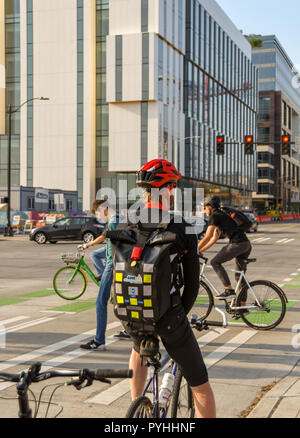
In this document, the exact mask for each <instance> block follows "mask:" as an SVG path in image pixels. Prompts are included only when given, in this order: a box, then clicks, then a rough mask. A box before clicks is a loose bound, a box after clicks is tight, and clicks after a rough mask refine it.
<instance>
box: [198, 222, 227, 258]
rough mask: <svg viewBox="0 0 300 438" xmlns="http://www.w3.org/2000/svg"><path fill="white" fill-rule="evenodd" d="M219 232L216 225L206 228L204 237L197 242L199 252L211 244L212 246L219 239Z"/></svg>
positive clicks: (205, 249)
mask: <svg viewBox="0 0 300 438" xmlns="http://www.w3.org/2000/svg"><path fill="white" fill-rule="evenodd" d="M220 234H221V232H220V230H219V228H218V227H217V226H216V225H210V226H209V227H208V228H207V231H206V233H205V236H204V238H203V239H202V240H200V242H199V244H198V251H199V253H200V252H204V251H207V250H208V249H209V248H210V247H211V246H213V245H214V244H215V243H216V242H217V240H218V239H219V237H220Z"/></svg>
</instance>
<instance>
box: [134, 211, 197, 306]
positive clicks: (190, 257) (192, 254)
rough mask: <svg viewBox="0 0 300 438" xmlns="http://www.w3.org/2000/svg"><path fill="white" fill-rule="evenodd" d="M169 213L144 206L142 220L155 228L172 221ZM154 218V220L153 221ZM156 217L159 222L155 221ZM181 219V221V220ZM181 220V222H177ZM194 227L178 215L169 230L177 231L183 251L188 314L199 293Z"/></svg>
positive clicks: (180, 249)
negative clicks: (157, 225)
mask: <svg viewBox="0 0 300 438" xmlns="http://www.w3.org/2000/svg"><path fill="white" fill-rule="evenodd" d="M170 218H172V216H171V217H170V215H169V213H168V212H166V211H164V210H162V209H157V208H144V209H143V210H142V211H141V215H140V218H139V219H140V222H141V223H142V224H143V226H144V227H145V228H147V227H149V228H153V227H155V224H158V223H166V222H170ZM151 219H152V221H151ZM153 219H156V220H157V222H153ZM179 221H180V222H179ZM177 222H179V223H177ZM191 230H192V227H191V225H190V224H188V223H187V222H185V221H184V220H183V218H181V217H178V218H176V220H175V221H171V222H170V225H169V227H168V231H170V232H172V233H175V234H176V235H177V236H178V239H177V243H176V245H177V251H178V252H182V253H183V257H182V268H183V277H184V290H183V293H182V296H181V300H182V305H183V307H184V310H185V313H186V314H188V313H189V311H190V310H191V308H192V307H193V304H194V302H195V300H196V298H197V295H198V289H199V274H200V265H199V259H198V252H197V245H198V240H197V236H196V234H195V233H192V234H191Z"/></svg>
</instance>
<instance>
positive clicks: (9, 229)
mask: <svg viewBox="0 0 300 438" xmlns="http://www.w3.org/2000/svg"><path fill="white" fill-rule="evenodd" d="M32 100H50V99H49V98H48V97H34V98H33V99H29V100H26V102H24V103H22V104H21V105H20V106H19V107H18V108H16V109H13V108H12V106H11V105H9V106H8V108H7V114H8V160H7V166H8V167H7V226H6V229H5V233H4V235H5V236H8V237H12V236H13V235H14V233H13V228H12V226H11V220H10V212H11V196H10V193H11V121H12V115H13V114H14V113H16V112H18V111H19V109H20V108H21V107H22V106H24V105H26V104H27V103H29V102H31V101H32Z"/></svg>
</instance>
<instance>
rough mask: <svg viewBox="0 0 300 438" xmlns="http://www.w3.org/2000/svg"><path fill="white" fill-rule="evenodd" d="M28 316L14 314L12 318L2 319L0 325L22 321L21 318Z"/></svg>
mask: <svg viewBox="0 0 300 438" xmlns="http://www.w3.org/2000/svg"><path fill="white" fill-rule="evenodd" d="M27 318H29V316H15V317H14V318H9V319H5V320H4V321H0V324H1V325H6V324H11V323H13V322H18V321H22V320H23V319H27Z"/></svg>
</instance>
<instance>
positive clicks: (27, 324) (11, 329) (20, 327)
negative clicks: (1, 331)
mask: <svg viewBox="0 0 300 438" xmlns="http://www.w3.org/2000/svg"><path fill="white" fill-rule="evenodd" d="M54 319H56V318H40V319H36V320H34V321H28V322H24V323H22V324H18V325H15V326H13V327H9V328H8V329H6V333H12V332H17V331H19V330H23V329H24V328H28V327H33V326H35V325H39V324H44V323H45V322H49V321H53V320H54Z"/></svg>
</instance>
